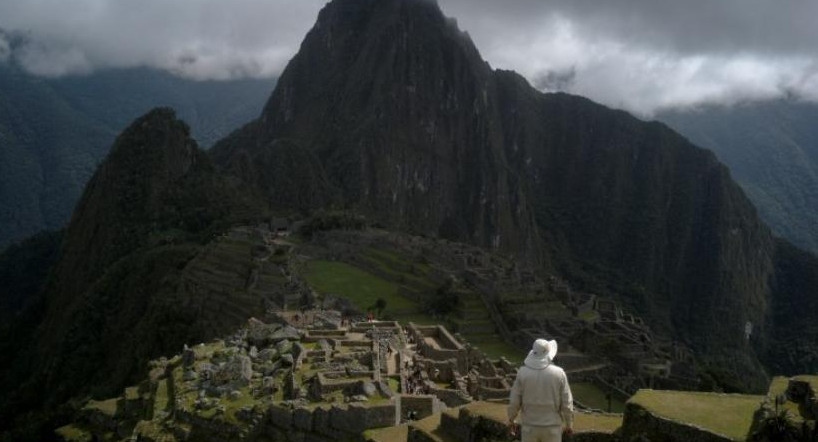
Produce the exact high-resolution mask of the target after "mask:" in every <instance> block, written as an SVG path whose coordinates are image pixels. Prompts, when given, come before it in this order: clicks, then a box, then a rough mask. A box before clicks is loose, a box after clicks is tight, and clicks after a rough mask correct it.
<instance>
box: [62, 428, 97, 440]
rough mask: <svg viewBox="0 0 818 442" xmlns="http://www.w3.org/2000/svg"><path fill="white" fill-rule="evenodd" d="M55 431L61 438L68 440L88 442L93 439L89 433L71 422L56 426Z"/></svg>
mask: <svg viewBox="0 0 818 442" xmlns="http://www.w3.org/2000/svg"><path fill="white" fill-rule="evenodd" d="M55 433H57V434H58V435H60V436H62V438H63V439H65V440H66V441H69V442H85V441H88V442H90V441H91V440H92V439H93V436H92V435H91V433H89V432H87V431H85V430H84V429H82V428H79V427H77V426H75V425H73V424H72V425H66V426H64V427H60V428H57V429H56V430H55Z"/></svg>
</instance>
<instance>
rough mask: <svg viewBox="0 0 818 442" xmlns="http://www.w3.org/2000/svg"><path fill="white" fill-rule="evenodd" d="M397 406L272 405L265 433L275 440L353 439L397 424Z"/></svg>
mask: <svg viewBox="0 0 818 442" xmlns="http://www.w3.org/2000/svg"><path fill="white" fill-rule="evenodd" d="M398 422H399V416H398V408H397V406H396V404H395V403H387V404H377V405H370V404H349V405H345V406H335V405H333V406H331V407H318V408H315V409H309V408H296V409H292V408H290V407H288V406H286V405H283V404H275V405H272V406H270V408H269V409H268V411H267V414H266V419H265V428H264V434H265V435H266V436H268V437H270V438H272V439H273V440H282V441H285V440H293V441H294V440H299V441H300V440H316V437H317V440H321V437H324V438H328V439H331V440H348V439H354V438H356V437H358V436H360V434H361V433H362V432H363V431H365V430H367V429H370V428H380V427H388V426H392V425H396V424H397V423H398Z"/></svg>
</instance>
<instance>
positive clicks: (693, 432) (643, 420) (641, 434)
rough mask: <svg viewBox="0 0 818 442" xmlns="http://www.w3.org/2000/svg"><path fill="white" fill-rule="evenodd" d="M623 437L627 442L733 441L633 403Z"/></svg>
mask: <svg viewBox="0 0 818 442" xmlns="http://www.w3.org/2000/svg"><path fill="white" fill-rule="evenodd" d="M622 436H623V438H624V439H625V440H645V439H647V440H661V441H667V442H729V441H731V439H730V438H728V437H726V436H721V435H718V434H715V433H711V432H709V431H706V430H703V429H701V428H697V427H694V426H692V425H686V424H682V423H679V422H674V421H672V420H669V419H665V418H662V417H660V416H656V415H654V414H652V413H651V412H649V411H648V410H646V409H645V408H643V407H641V406H639V405H637V404H635V403H632V402H631V403H628V404H627V406H626V408H625V417H624V420H623V422H622ZM640 438H642V439H640Z"/></svg>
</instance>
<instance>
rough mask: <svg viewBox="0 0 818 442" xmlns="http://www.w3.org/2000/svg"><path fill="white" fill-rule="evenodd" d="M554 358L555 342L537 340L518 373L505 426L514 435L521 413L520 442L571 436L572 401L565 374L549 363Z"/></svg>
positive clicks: (552, 440)
mask: <svg viewBox="0 0 818 442" xmlns="http://www.w3.org/2000/svg"><path fill="white" fill-rule="evenodd" d="M556 355H557V341H546V340H545V339H537V340H536V341H534V345H533V346H532V348H531V351H530V352H528V356H527V357H526V358H525V365H523V366H522V367H520V369H519V370H518V371H517V378H516V379H515V380H514V386H513V387H512V388H511V395H510V396H509V404H508V426H509V430H510V431H511V433H512V435H516V433H517V425H516V424H515V422H514V420H515V419H516V418H517V413H518V412H520V411H522V412H521V413H520V414H521V419H520V420H521V424H522V429H521V433H522V441H523V442H559V441H561V440H562V433H563V431H564V432H565V434H567V435H571V434H573V425H574V398H573V397H572V396H571V387H569V386H568V377H567V376H566V375H565V371H563V370H562V368H560V367H557V366H556V365H554V364H553V363H552V361H553V359H554V356H556ZM563 425H564V430H563Z"/></svg>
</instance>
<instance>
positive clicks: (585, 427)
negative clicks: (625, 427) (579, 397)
mask: <svg viewBox="0 0 818 442" xmlns="http://www.w3.org/2000/svg"><path fill="white" fill-rule="evenodd" d="M621 426H622V416H616V415H602V414H589V413H574V431H575V432H577V433H583V432H586V431H594V432H602V433H613V432H614V431H616V430H617V429H618V428H619V427H621Z"/></svg>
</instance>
